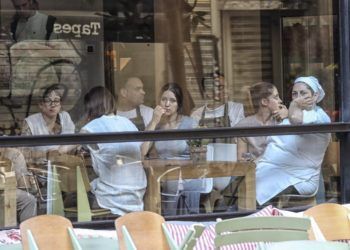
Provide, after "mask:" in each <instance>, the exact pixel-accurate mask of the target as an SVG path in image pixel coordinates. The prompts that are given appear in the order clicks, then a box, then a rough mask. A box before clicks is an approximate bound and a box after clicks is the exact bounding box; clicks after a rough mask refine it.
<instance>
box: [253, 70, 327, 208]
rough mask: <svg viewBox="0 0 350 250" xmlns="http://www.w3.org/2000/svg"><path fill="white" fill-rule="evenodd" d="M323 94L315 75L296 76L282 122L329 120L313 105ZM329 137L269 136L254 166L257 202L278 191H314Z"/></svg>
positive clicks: (301, 122)
mask: <svg viewBox="0 0 350 250" xmlns="http://www.w3.org/2000/svg"><path fill="white" fill-rule="evenodd" d="M324 96H325V93H324V91H323V89H322V87H321V85H320V84H319V82H318V80H317V79H316V78H315V77H313V76H308V77H299V78H297V79H296V80H295V81H294V86H293V91H292V99H293V100H292V102H291V104H290V106H289V113H288V119H284V120H283V121H282V123H281V125H296V124H321V123H329V122H330V118H329V117H328V115H327V114H326V113H325V112H324V111H323V109H322V108H321V107H319V106H317V105H316V104H317V103H318V102H320V101H321V100H322V99H323V97H324ZM329 141H330V135H329V134H302V135H283V136H270V137H269V138H268V145H267V147H266V150H265V152H264V154H263V156H262V157H261V159H260V160H259V161H258V162H257V167H256V199H257V202H258V203H259V204H260V205H263V204H264V203H266V202H267V201H269V200H271V199H272V198H274V197H276V196H277V195H279V194H281V193H295V194H305V195H307V194H313V193H315V192H316V191H317V189H318V184H319V177H320V170H321V164H322V161H323V156H324V154H325V151H326V149H327V146H328V144H329Z"/></svg>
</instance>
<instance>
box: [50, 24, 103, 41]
mask: <svg viewBox="0 0 350 250" xmlns="http://www.w3.org/2000/svg"><path fill="white" fill-rule="evenodd" d="M100 29H101V23H99V22H90V23H89V24H69V23H64V24H59V23H55V24H54V30H53V31H54V33H56V34H61V33H64V34H70V33H72V34H74V37H76V38H80V37H81V35H85V36H89V35H94V36H97V35H99V34H100Z"/></svg>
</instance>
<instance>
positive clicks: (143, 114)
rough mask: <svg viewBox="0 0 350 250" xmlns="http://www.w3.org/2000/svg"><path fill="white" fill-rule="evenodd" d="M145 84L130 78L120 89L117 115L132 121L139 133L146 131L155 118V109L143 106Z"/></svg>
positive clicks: (135, 78) (138, 79) (137, 79)
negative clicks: (153, 117)
mask: <svg viewBox="0 0 350 250" xmlns="http://www.w3.org/2000/svg"><path fill="white" fill-rule="evenodd" d="M145 94H146V93H145V91H144V89H143V82H142V81H141V79H140V78H137V77H130V78H129V79H127V80H126V82H125V84H124V85H123V86H122V87H121V88H120V89H119V93H118V110H117V115H120V116H124V117H126V118H128V119H130V120H131V121H132V122H133V123H134V124H135V125H136V127H137V128H138V130H139V131H144V130H145V128H146V127H147V125H148V123H149V122H150V121H151V119H152V116H153V109H152V108H150V107H147V106H145V105H143V102H144V98H145Z"/></svg>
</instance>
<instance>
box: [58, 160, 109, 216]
mask: <svg viewBox="0 0 350 250" xmlns="http://www.w3.org/2000/svg"><path fill="white" fill-rule="evenodd" d="M52 165H53V167H54V169H57V170H58V171H57V170H56V171H57V173H58V174H59V176H60V177H59V178H60V183H59V186H58V185H57V184H56V186H55V187H54V188H53V190H55V194H59V193H60V191H59V190H61V191H66V192H72V191H75V192H77V207H70V208H63V201H62V196H60V197H57V198H56V199H53V203H54V204H53V211H55V212H54V213H55V214H62V212H60V211H62V210H64V213H69V214H76V215H77V219H78V221H79V222H82V221H91V220H92V217H97V216H103V215H109V214H111V212H110V210H109V209H104V208H99V209H91V208H90V204H89V199H88V196H87V192H88V191H90V184H89V178H88V174H87V171H86V167H85V164H84V160H83V159H82V158H81V157H79V156H74V155H59V156H55V157H54V158H52ZM57 166H61V168H59V169H58V168H57ZM62 166H63V167H62ZM65 168H68V170H67V172H64V170H65ZM72 169H73V172H72ZM73 173H74V175H73ZM72 175H73V177H72ZM72 182H73V183H74V185H75V186H74V188H73V185H72ZM56 183H57V182H56Z"/></svg>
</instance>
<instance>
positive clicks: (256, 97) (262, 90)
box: [249, 82, 276, 112]
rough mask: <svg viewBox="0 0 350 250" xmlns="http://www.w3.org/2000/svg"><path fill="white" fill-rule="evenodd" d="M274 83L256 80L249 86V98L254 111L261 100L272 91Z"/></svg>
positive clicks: (257, 108)
mask: <svg viewBox="0 0 350 250" xmlns="http://www.w3.org/2000/svg"><path fill="white" fill-rule="evenodd" d="M274 88H276V87H275V85H273V84H272V83H269V82H258V83H255V84H253V85H252V86H251V87H250V88H249V92H250V98H251V101H252V104H253V107H254V110H255V112H258V110H259V107H260V103H261V100H262V99H264V98H268V97H269V96H270V95H272V93H273V89H274Z"/></svg>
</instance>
